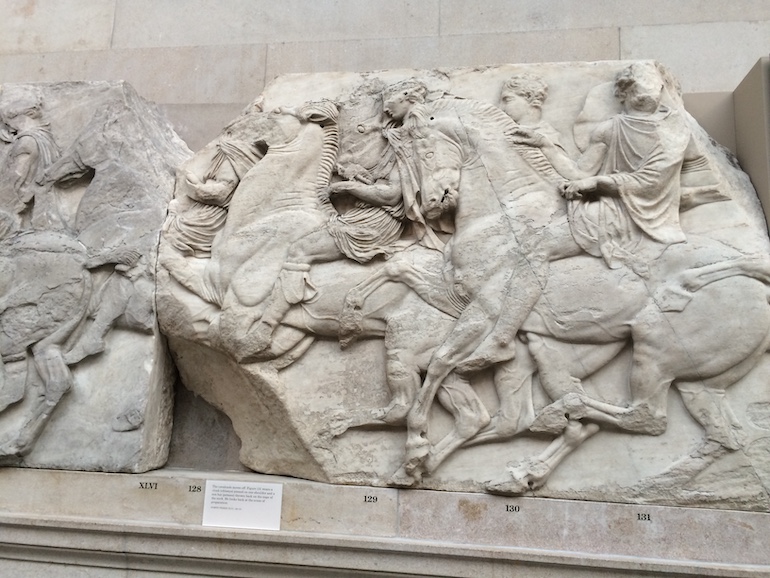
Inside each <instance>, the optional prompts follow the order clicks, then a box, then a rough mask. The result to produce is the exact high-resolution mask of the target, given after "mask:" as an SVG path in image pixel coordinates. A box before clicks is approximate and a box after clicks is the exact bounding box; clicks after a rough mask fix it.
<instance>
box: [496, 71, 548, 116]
mask: <svg viewBox="0 0 770 578" xmlns="http://www.w3.org/2000/svg"><path fill="white" fill-rule="evenodd" d="M547 96H548V85H547V84H546V83H545V81H544V80H543V79H542V78H540V77H539V76H537V75H535V74H531V73H529V72H525V73H522V74H517V75H515V76H512V77H511V78H509V79H508V80H506V81H505V84H503V89H502V90H501V91H500V108H501V109H502V110H503V111H504V112H505V113H506V114H507V115H508V116H510V117H511V118H512V119H513V120H515V121H516V122H521V121H523V120H525V119H527V118H528V117H530V118H531V117H532V116H537V117H538V118H539V111H540V109H541V108H542V106H543V102H545V99H546V97H547Z"/></svg>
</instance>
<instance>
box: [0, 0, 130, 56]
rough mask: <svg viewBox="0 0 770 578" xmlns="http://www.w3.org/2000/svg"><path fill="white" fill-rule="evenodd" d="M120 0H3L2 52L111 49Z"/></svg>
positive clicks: (0, 20) (0, 11)
mask: <svg viewBox="0 0 770 578" xmlns="http://www.w3.org/2000/svg"><path fill="white" fill-rule="evenodd" d="M115 1H116V0H90V1H89V2H83V1H82V0H3V1H2V3H0V54H15V53H21V52H58V51H62V50H94V49H100V48H108V47H109V46H110V38H111V36H112V22H113V18H114V12H115Z"/></svg>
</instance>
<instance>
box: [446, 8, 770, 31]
mask: <svg viewBox="0 0 770 578" xmlns="http://www.w3.org/2000/svg"><path fill="white" fill-rule="evenodd" d="M768 19H770V2H768V1H767V0H731V1H730V2H726V1H725V0H676V1H674V2H672V1H671V0H644V1H643V2H640V1H630V0H623V1H618V0H591V1H590V2H586V1H585V0H548V1H547V2H544V1H543V0H517V1H516V2H511V1H510V0H486V1H483V2H468V1H467V0H442V2H441V34H473V33H482V32H516V31H523V30H544V29H560V30H563V29H572V28H603V27H607V26H632V25H633V26H639V25H651V24H680V23H692V22H727V21H731V20H742V21H751V20H768ZM680 40H681V39H680Z"/></svg>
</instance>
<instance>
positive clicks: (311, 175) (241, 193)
mask: <svg viewBox="0 0 770 578" xmlns="http://www.w3.org/2000/svg"><path fill="white" fill-rule="evenodd" d="M322 150H323V129H322V128H321V127H320V126H318V125H316V124H313V123H308V124H306V125H304V126H303V128H302V130H301V131H300V133H299V135H297V137H296V138H295V139H293V140H291V141H289V142H287V143H284V144H281V145H273V146H271V147H269V148H268V150H267V153H266V154H265V156H264V157H263V158H262V159H261V160H260V161H259V162H257V164H256V165H254V167H253V168H252V169H251V170H250V171H249V172H248V173H246V175H245V176H244V177H243V179H242V180H241V182H240V184H239V185H238V187H237V188H236V189H235V193H234V194H233V198H232V200H231V202H230V207H229V212H228V216H227V225H226V231H227V232H232V231H234V230H237V229H240V228H241V227H243V226H245V225H248V224H249V223H252V222H254V221H257V220H259V219H260V217H261V216H266V215H269V214H271V213H275V212H280V211H285V210H305V211H308V210H309V211H313V212H316V211H318V210H319V209H318V194H317V183H316V181H317V177H318V173H319V170H320V163H321V156H322ZM226 234H227V233H226Z"/></svg>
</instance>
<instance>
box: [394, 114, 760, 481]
mask: <svg viewBox="0 0 770 578" xmlns="http://www.w3.org/2000/svg"><path fill="white" fill-rule="evenodd" d="M483 114H484V113H483V111H482V112H479V111H474V110H472V107H468V106H466V110H464V111H463V110H459V109H458V114H457V116H456V118H455V119H452V118H450V117H448V116H444V117H440V116H439V115H435V116H434V117H432V118H431V122H426V123H425V126H422V127H421V130H422V135H421V136H422V137H423V138H421V139H420V138H418V139H416V141H415V146H416V149H417V150H418V151H419V154H418V155H417V158H418V162H419V166H420V175H421V185H422V186H421V191H422V195H423V196H422V201H423V210H424V211H425V212H426V214H428V215H431V216H435V215H436V214H437V213H439V212H441V211H445V210H448V209H449V208H451V207H452V206H454V207H455V225H456V228H457V232H456V233H455V235H454V237H453V239H452V243H451V254H450V259H451V262H452V264H453V265H455V268H456V272H457V273H459V275H460V278H459V279H457V278H455V283H456V284H458V283H459V284H460V285H461V287H462V289H463V291H464V292H465V293H466V294H467V296H468V305H467V307H466V308H465V310H464V311H463V312H462V314H461V315H460V317H459V319H458V320H457V322H456V323H455V325H454V326H453V328H452V330H451V331H450V332H449V333H448V335H447V337H446V339H445V340H444V341H443V343H442V344H441V345H440V346H439V347H438V349H437V350H436V352H435V354H434V355H433V358H432V359H431V361H430V364H429V366H428V368H427V373H426V378H425V381H424V384H423V387H422V389H421V391H420V393H419V396H418V398H417V400H416V402H415V404H414V406H413V408H412V409H411V410H410V414H409V418H408V420H407V423H408V429H409V432H408V438H407V455H406V460H405V462H404V465H403V466H402V468H401V470H400V472H401V473H405V474H406V475H407V477H412V478H415V477H416V478H419V476H420V475H422V473H425V472H426V471H430V467H427V466H426V463H427V461H426V460H428V457H429V456H430V455H431V452H432V451H433V450H432V449H431V448H430V444H429V442H428V441H427V435H426V434H427V412H428V410H429V408H430V405H431V403H432V400H433V397H434V395H435V394H436V390H437V388H438V387H439V386H440V385H441V383H442V381H443V380H444V379H445V378H446V376H447V375H449V374H450V373H451V372H452V371H454V370H456V369H458V368H462V369H466V370H467V369H469V368H479V367H483V366H489V365H493V364H496V363H498V364H499V363H500V362H505V363H512V364H516V363H517V362H518V361H520V360H519V359H518V358H517V357H516V353H515V348H514V347H513V344H514V342H515V340H514V341H511V339H510V337H511V336H509V335H507V334H506V328H505V327H497V326H496V324H497V321H498V318H499V316H500V314H501V312H502V311H503V309H504V308H505V307H506V306H507V305H506V301H507V300H510V299H513V300H515V299H517V295H516V293H515V291H516V289H515V288H516V287H518V286H520V285H519V284H521V283H525V284H526V283H538V284H539V285H540V287H541V290H542V289H543V288H544V289H545V291H544V292H542V293H541V296H540V299H539V301H538V302H537V303H536V304H535V305H534V308H533V311H532V312H531V313H530V315H529V317H528V318H527V319H526V320H524V321H523V323H522V324H521V325H520V327H518V329H520V330H521V331H522V333H523V335H525V336H526V335H527V334H529V335H534V336H539V337H538V339H537V340H535V341H536V342H538V343H540V344H542V339H543V338H545V339H546V340H548V341H550V342H554V341H553V340H554V339H555V340H556V341H555V342H556V343H558V342H559V341H563V342H565V343H580V344H589V345H590V344H595V345H596V346H600V345H602V344H612V343H617V344H621V345H622V344H624V343H626V342H628V341H629V340H630V341H631V342H632V343H633V362H632V369H631V375H630V387H631V400H630V405H629V406H628V407H619V406H613V405H611V404H608V403H604V402H601V401H599V400H596V399H592V398H590V397H589V396H587V395H586V394H585V393H584V392H583V391H582V388H581V387H580V386H579V379H576V378H575V376H574V375H573V374H572V373H574V371H572V370H570V369H569V368H568V367H566V366H560V364H559V362H558V360H557V359H553V360H549V359H548V358H547V357H544V356H542V355H541V356H539V357H538V356H536V360H537V367H538V370H539V373H540V378H541V382H542V384H543V386H544V388H545V389H546V391H547V392H549V394H550V395H551V397H552V398H553V399H555V402H554V403H553V404H552V405H551V406H549V407H548V408H546V409H545V410H544V411H543V412H542V413H541V414H540V415H539V416H537V418H536V419H535V420H534V421H533V422H532V429H533V430H536V431H544V432H548V433H552V434H555V435H558V437H557V439H556V440H555V441H554V443H553V444H552V446H551V447H549V449H548V450H546V452H544V454H543V455H542V456H540V457H539V458H538V459H537V460H535V462H536V463H535V462H531V463H529V464H528V465H526V466H525V467H523V469H522V468H519V469H516V468H514V469H513V470H511V472H510V474H512V475H513V481H511V480H510V479H507V480H503V481H499V482H495V483H493V484H491V486H490V489H491V490H492V491H499V492H503V493H520V492H522V491H525V490H527V489H530V488H532V487H536V486H537V485H540V484H542V483H543V482H544V480H545V478H546V477H547V475H548V473H550V471H552V469H553V468H554V467H556V465H558V463H559V462H560V461H561V460H562V459H563V458H564V457H565V456H566V454H567V453H569V451H572V449H574V448H575V447H577V445H579V443H581V442H582V441H583V440H584V439H586V438H587V437H590V435H593V433H595V432H596V431H597V430H598V426H597V425H596V424H597V423H604V424H609V425H612V426H614V427H618V428H620V429H623V430H626V431H631V432H636V433H643V434H650V435H659V434H660V433H662V432H663V431H664V430H665V427H666V395H667V392H668V389H669V386H670V385H671V384H672V383H673V384H674V385H675V387H677V389H679V391H680V392H681V394H682V399H683V402H684V404H685V406H686V407H687V409H688V411H689V412H690V413H691V414H692V415H693V417H694V418H695V419H696V421H698V422H699V423H700V424H701V425H702V426H703V427H704V429H705V430H706V437H707V441H706V442H704V443H710V442H712V443H716V445H717V446H718V447H721V448H728V449H736V448H737V447H739V445H740V441H739V439H738V437H736V434H735V431H736V429H737V427H738V426H737V424H736V423H735V421H734V418H731V412H730V411H729V408H727V407H726V405H725V402H724V390H725V389H726V388H727V387H729V386H730V385H732V384H733V383H735V382H736V381H737V380H738V379H740V378H742V377H743V376H744V375H746V373H747V372H748V371H750V369H751V368H752V367H754V365H755V364H756V363H757V361H758V360H759V358H760V357H761V355H763V354H764V353H765V352H766V351H767V348H768V345H769V344H770V308H768V304H767V297H768V294H767V287H766V286H765V283H764V277H763V275H762V274H757V275H754V274H752V273H751V272H750V271H748V269H746V268H742V267H741V266H740V265H734V266H733V267H732V269H731V271H730V272H729V273H725V274H723V275H722V276H720V277H713V278H709V279H708V280H706V281H703V284H702V285H701V286H699V287H698V288H697V290H695V291H693V292H688V291H683V290H681V287H680V286H679V285H678V282H679V279H678V278H676V279H674V281H673V282H669V281H667V279H668V278H669V276H670V274H671V273H672V272H674V273H678V274H683V273H687V272H688V271H686V270H685V269H687V267H688V266H689V268H690V270H691V271H698V267H702V268H703V269H707V268H708V266H713V263H714V261H717V262H719V261H720V260H723V259H725V258H732V259H735V260H736V261H735V262H736V263H737V262H738V261H740V259H741V257H740V254H739V253H737V252H736V251H732V252H731V251H729V250H727V249H725V248H724V247H720V248H719V249H716V250H715V251H716V252H715V253H714V254H713V255H712V257H711V261H710V262H708V261H707V262H706V263H703V261H702V260H701V259H700V258H699V256H701V255H702V254H703V253H704V250H705V251H706V252H708V251H709V250H714V248H713V246H712V244H710V243H708V242H706V243H705V244H704V243H700V242H697V241H695V240H692V241H691V243H688V244H682V246H680V247H678V246H673V247H674V248H673V249H672V248H671V247H670V248H669V250H668V251H667V252H670V255H669V256H667V255H666V254H665V253H664V255H663V256H662V257H661V259H660V260H659V263H654V264H653V267H652V269H653V271H652V274H651V275H650V278H649V279H646V280H644V279H642V278H640V277H638V276H636V275H635V274H634V273H632V272H631V271H630V270H627V269H621V270H609V269H608V268H606V267H605V266H604V264H603V263H602V262H600V261H599V260H598V259H594V262H593V263H592V264H591V265H588V267H587V270H586V269H585V268H584V267H585V266H586V265H587V263H588V262H584V263H582V264H581V265H580V267H579V268H576V267H575V266H574V263H573V264H572V265H573V266H572V267H571V266H570V264H569V261H570V260H566V261H564V265H563V266H562V265H561V264H560V263H559V262H558V261H557V262H555V263H552V265H551V271H550V274H549V276H548V279H539V278H538V277H537V268H535V267H533V268H531V269H530V270H529V271H527V267H526V265H527V262H528V259H535V260H536V259H537V258H538V256H537V255H536V254H533V252H531V251H530V249H531V246H529V245H528V239H527V237H526V226H524V227H523V226H522V223H521V219H520V218H518V215H517V214H516V213H515V212H514V210H515V208H516V207H517V200H516V196H517V195H518V194H519V189H518V188H517V187H515V186H514V187H505V186H501V184H502V183H504V182H508V183H513V182H515V180H516V178H517V174H522V175H524V176H525V178H526V179H527V180H529V181H530V182H531V179H532V176H533V171H531V170H530V171H527V169H526V167H522V160H521V157H520V156H519V155H518V154H517V152H516V151H515V150H513V148H512V146H510V145H508V144H507V143H506V142H505V139H504V137H503V131H501V130H499V127H496V126H493V127H491V128H492V129H493V130H488V131H485V132H481V131H480V132H479V133H478V135H475V136H474V132H473V131H472V130H469V129H468V127H469V126H471V127H472V126H474V123H476V122H478V121H479V118H480V116H483ZM466 119H467V120H468V122H467V123H466ZM482 121H483V119H482ZM496 133H497V135H498V136H499V138H497V139H496V138H495V134H496ZM482 134H483V135H485V136H484V138H478V136H479V135H482ZM506 159H508V160H506ZM501 163H502V164H501ZM500 166H502V167H503V169H500V168H499V167H500ZM488 167H497V168H494V169H491V168H488ZM495 172H496V174H495ZM512 176H513V178H511V177H512ZM534 182H535V185H534V186H535V188H536V191H539V194H541V195H542V196H543V198H544V201H543V203H544V204H546V205H548V206H551V207H553V206H555V202H556V200H555V199H558V197H556V192H555V189H554V187H552V186H549V183H548V182H547V181H546V180H545V179H539V184H537V183H538V179H535V181H534ZM532 192H533V191H532V187H531V186H530V188H529V189H528V190H526V191H524V192H523V194H532ZM560 202H562V204H563V201H560ZM555 214H557V211H555V210H549V211H547V212H546V215H550V216H551V217H553V215H555ZM506 225H507V227H506ZM537 225H539V223H535V227H537ZM479 237H481V238H479ZM582 259H584V260H585V259H588V258H587V257H585V258H582ZM704 265H706V266H704ZM570 269H572V270H571V272H572V273H573V275H572V276H571V275H570ZM728 269H729V267H728ZM506 271H507V273H508V277H506ZM513 271H516V272H517V274H518V275H520V274H522V272H523V273H524V278H521V277H519V278H517V279H515V280H514V282H513V284H509V283H510V278H509V277H510V275H511V274H512V272H513ZM597 272H598V273H600V275H599V278H600V279H602V282H601V283H598V284H597V283H596V282H595V281H594V279H593V278H592V277H591V273H597ZM752 276H753V277H755V278H750V277H752ZM706 277H707V276H705V275H704V278H706ZM757 279H762V281H763V282H760V281H758V280H757ZM618 281H621V282H624V283H626V285H627V286H628V287H630V288H631V291H624V292H620V291H619V290H618ZM581 292H582V293H584V294H586V295H588V297H587V298H581V297H579V296H578V297H575V296H576V295H579V294H580V293H581ZM672 295H673V297H672ZM679 297H681V302H677V300H678V298H679ZM581 299H582V300H583V302H582V303H581ZM586 301H587V302H586ZM672 303H673V305H672ZM715 312H718V319H717V318H716V317H715ZM749 325H752V327H751V329H748V326H749ZM619 349H620V348H617V349H616V351H618V350H619ZM506 360H512V361H506ZM596 360H597V361H596V363H595V365H594V366H593V367H589V368H586V369H585V371H583V373H584V374H585V375H590V373H591V372H593V371H595V370H597V369H598V368H599V367H600V366H601V365H603V364H605V363H606V362H607V361H608V360H609V359H607V358H606V357H604V356H597V358H596ZM522 363H523V361H522ZM589 365H590V364H589ZM501 403H502V400H501ZM583 420H585V421H583ZM585 422H588V423H585ZM507 433H508V434H510V428H509V431H508V432H507ZM479 437H480V438H484V441H492V440H495V439H501V437H504V436H502V435H497V434H496V432H495V431H494V429H490V428H487V430H485V431H484V432H482V434H480V436H479Z"/></svg>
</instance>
